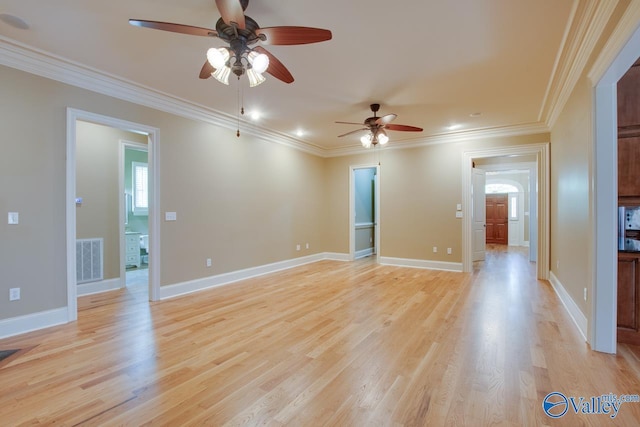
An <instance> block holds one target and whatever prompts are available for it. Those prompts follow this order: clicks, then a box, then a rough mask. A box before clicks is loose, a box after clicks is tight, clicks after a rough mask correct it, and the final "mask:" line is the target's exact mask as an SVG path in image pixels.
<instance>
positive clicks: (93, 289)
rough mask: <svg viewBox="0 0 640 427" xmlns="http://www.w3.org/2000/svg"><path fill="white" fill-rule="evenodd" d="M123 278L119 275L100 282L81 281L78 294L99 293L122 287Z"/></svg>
mask: <svg viewBox="0 0 640 427" xmlns="http://www.w3.org/2000/svg"><path fill="white" fill-rule="evenodd" d="M121 285H122V280H121V279H120V278H119V277H116V278H115V279H107V280H101V281H99V282H90V283H81V284H79V285H78V294H77V295H78V296H79V297H81V296H85V295H91V294H99V293H102V292H108V291H113V290H116V289H120V288H121V287H122V286H121Z"/></svg>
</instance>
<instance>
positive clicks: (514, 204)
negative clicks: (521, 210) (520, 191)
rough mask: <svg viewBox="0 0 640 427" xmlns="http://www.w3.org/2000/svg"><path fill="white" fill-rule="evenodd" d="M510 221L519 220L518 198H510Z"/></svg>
mask: <svg viewBox="0 0 640 427" xmlns="http://www.w3.org/2000/svg"><path fill="white" fill-rule="evenodd" d="M510 198H511V203H510V205H511V206H509V219H518V196H513V195H512V196H510Z"/></svg>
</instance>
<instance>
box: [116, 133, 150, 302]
mask: <svg viewBox="0 0 640 427" xmlns="http://www.w3.org/2000/svg"><path fill="white" fill-rule="evenodd" d="M148 154H149V153H148V149H147V144H140V143H137V142H132V141H126V140H121V141H120V159H119V162H118V163H119V174H118V176H119V188H120V212H123V216H124V219H123V220H121V221H120V233H119V236H120V277H121V278H122V286H121V287H123V288H124V287H128V288H135V289H136V290H139V291H141V292H145V291H146V289H147V288H148V285H149V250H150V248H149V155H148Z"/></svg>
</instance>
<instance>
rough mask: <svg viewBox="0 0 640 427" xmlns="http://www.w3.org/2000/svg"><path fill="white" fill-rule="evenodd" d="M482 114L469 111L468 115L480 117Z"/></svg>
mask: <svg viewBox="0 0 640 427" xmlns="http://www.w3.org/2000/svg"><path fill="white" fill-rule="evenodd" d="M481 115H482V113H480V112H477V113H471V114H469V117H480V116H481Z"/></svg>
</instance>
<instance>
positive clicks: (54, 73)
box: [0, 36, 324, 156]
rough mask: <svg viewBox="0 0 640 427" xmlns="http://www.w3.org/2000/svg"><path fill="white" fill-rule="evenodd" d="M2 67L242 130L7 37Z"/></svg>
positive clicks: (253, 131)
mask: <svg viewBox="0 0 640 427" xmlns="http://www.w3.org/2000/svg"><path fill="white" fill-rule="evenodd" d="M0 64H2V65H6V66H7V67H11V68H15V69H18V70H21V71H25V72H27V73H30V74H35V75H37V76H41V77H45V78H48V79H51V80H55V81H58V82H61V83H65V84H68V85H71V86H75V87H79V88H82V89H87V90H90V91H92V92H97V93H101V94H103V95H108V96H110V97H114V98H117V99H121V100H123V101H128V102H131V103H134V104H138V105H142V106H145V107H150V108H153V109H155V110H160V111H164V112H166V113H171V114H175V115H177V116H181V117H185V118H188V119H193V120H198V121H202V122H206V123H209V124H212V125H215V126H219V127H222V128H225V129H230V130H233V131H234V132H235V131H236V130H237V129H238V118H237V117H233V116H230V115H228V114H224V113H221V112H220V111H217V110H214V109H212V108H208V107H205V106H203V105H200V104H196V103H193V102H190V101H187V100H185V99H182V98H178V97H175V96H173V95H170V94H168V93H164V92H161V91H158V90H155V89H152V88H150V87H147V86H144V85H141V84H138V83H135V82H132V81H130V80H126V79H123V78H121V77H118V76H115V75H112V74H108V73H105V72H103V71H100V70H97V69H95V68H91V67H87V66H85V65H83V64H80V63H77V62H74V61H70V60H68V59H65V58H62V57H59V56H56V55H52V54H50V53H48V52H45V51H42V50H39V49H36V48H33V47H31V46H27V45H25V44H22V43H19V42H17V41H15V40H12V39H9V38H7V37H4V36H0ZM241 132H242V133H244V134H249V135H252V136H255V137H257V138H260V139H263V140H265V141H269V142H273V143H276V144H281V145H285V146H287V147H290V148H295V149H297V150H300V151H304V152H306V153H309V154H313V155H316V156H323V155H324V150H323V149H322V148H320V147H317V146H315V145H312V144H309V143H306V142H302V141H299V140H296V139H294V138H291V137H289V136H287V135H283V134H281V133H278V132H275V131H272V130H269V129H265V128H261V127H258V126H256V125H254V124H252V123H249V122H245V121H242V122H241Z"/></svg>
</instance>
